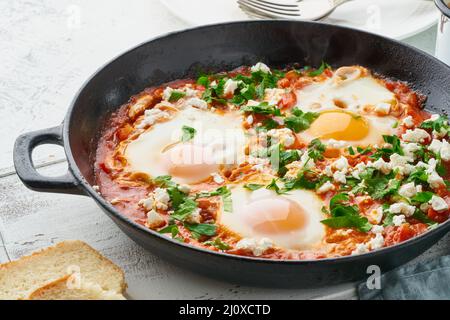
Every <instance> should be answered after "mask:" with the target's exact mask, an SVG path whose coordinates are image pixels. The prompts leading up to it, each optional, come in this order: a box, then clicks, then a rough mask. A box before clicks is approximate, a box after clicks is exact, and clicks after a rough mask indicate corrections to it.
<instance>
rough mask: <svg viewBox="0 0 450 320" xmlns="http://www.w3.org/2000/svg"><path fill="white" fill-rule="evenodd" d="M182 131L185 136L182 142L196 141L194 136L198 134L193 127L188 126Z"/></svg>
mask: <svg viewBox="0 0 450 320" xmlns="http://www.w3.org/2000/svg"><path fill="white" fill-rule="evenodd" d="M181 131H182V132H183V135H182V136H181V141H183V142H186V141H190V140H192V139H194V136H195V134H196V133H197V130H195V129H194V128H192V127H188V126H183V127H182V128H181Z"/></svg>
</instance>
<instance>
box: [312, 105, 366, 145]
mask: <svg viewBox="0 0 450 320" xmlns="http://www.w3.org/2000/svg"><path fill="white" fill-rule="evenodd" d="M309 132H310V133H311V134H312V135H313V136H314V137H315V138H320V139H335V140H344V141H357V140H361V139H364V138H365V137H366V136H367V135H368V133H369V125H368V123H367V121H366V120H365V119H364V118H362V117H361V116H357V115H354V114H351V113H348V112H343V111H325V112H322V113H321V114H320V116H319V117H318V118H317V119H316V120H315V121H314V122H313V123H312V124H311V127H310V129H309Z"/></svg>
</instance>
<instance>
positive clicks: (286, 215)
mask: <svg viewBox="0 0 450 320" xmlns="http://www.w3.org/2000/svg"><path fill="white" fill-rule="evenodd" d="M243 210H244V212H243V214H244V217H245V220H246V222H247V223H248V225H250V226H251V227H252V229H253V230H254V231H255V232H257V233H260V234H267V235H270V234H281V233H286V232H289V231H294V230H298V229H301V228H303V227H304V226H305V224H306V220H307V218H306V217H307V216H306V214H305V212H304V210H303V208H302V207H301V206H300V205H299V204H298V203H296V202H294V201H292V200H290V199H285V198H266V199H261V200H256V201H253V202H250V203H249V204H248V205H246V206H245V208H244V209H243Z"/></svg>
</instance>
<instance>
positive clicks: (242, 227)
mask: <svg viewBox="0 0 450 320" xmlns="http://www.w3.org/2000/svg"><path fill="white" fill-rule="evenodd" d="M231 197H232V204H233V205H232V206H233V210H232V212H221V214H220V216H219V219H218V220H219V221H218V223H219V224H221V225H223V226H225V227H226V228H227V229H228V230H230V231H232V232H234V233H237V234H239V235H240V236H242V237H243V238H255V239H261V238H270V239H271V240H272V241H273V242H274V244H275V245H276V246H278V247H281V248H285V249H292V250H306V249H312V248H315V247H318V246H320V243H321V241H322V239H323V237H324V236H325V227H324V225H323V224H322V223H321V222H320V221H321V220H323V219H325V217H324V214H323V213H322V211H321V208H322V206H323V203H322V201H321V200H320V199H319V197H318V196H317V195H316V194H315V193H314V192H311V191H306V190H292V191H290V192H289V193H288V194H283V195H277V194H276V193H275V192H274V191H271V190H267V189H259V190H256V191H253V192H252V191H249V190H246V189H244V188H243V187H242V186H241V185H235V186H231ZM273 197H281V198H287V199H290V200H292V201H294V202H296V203H297V204H298V205H300V206H301V207H302V208H303V210H304V212H305V214H306V215H305V218H306V219H305V224H304V225H303V226H302V227H301V228H299V229H294V230H290V231H287V232H282V233H273V232H270V233H264V232H260V231H257V230H255V229H254V228H252V226H251V225H249V223H248V219H246V217H245V214H246V210H247V208H248V207H247V206H248V205H249V204H250V203H252V202H254V201H258V200H261V199H266V200H267V199H268V198H273ZM261 219H264V217H261Z"/></svg>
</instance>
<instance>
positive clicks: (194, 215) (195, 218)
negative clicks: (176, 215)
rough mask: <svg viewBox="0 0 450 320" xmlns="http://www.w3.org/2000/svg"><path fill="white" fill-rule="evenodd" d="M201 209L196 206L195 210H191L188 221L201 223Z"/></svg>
mask: <svg viewBox="0 0 450 320" xmlns="http://www.w3.org/2000/svg"><path fill="white" fill-rule="evenodd" d="M200 212H201V209H200V208H196V209H195V210H194V211H192V212H191V214H189V215H188V216H187V218H186V221H187V222H188V223H201V222H202V216H201V214H200Z"/></svg>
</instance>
